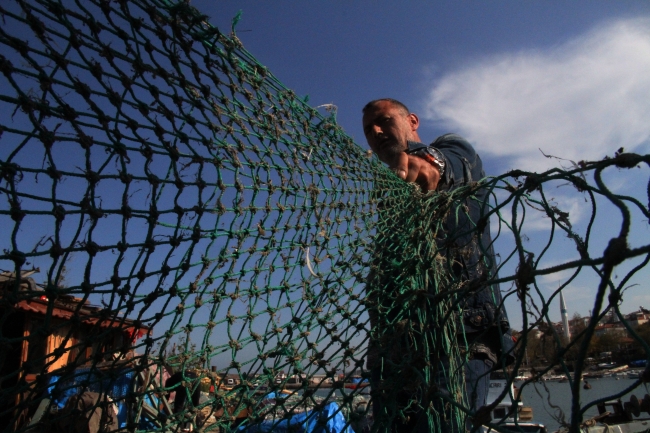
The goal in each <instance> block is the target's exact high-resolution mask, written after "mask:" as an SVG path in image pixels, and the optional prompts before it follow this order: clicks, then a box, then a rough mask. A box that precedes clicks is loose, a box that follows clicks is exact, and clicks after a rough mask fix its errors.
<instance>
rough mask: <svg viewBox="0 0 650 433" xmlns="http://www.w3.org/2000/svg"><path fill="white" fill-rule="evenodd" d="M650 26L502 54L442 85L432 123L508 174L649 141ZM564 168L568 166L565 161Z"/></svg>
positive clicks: (619, 26) (627, 24) (640, 22)
mask: <svg viewBox="0 0 650 433" xmlns="http://www.w3.org/2000/svg"><path fill="white" fill-rule="evenodd" d="M649 71H650V21H649V20H647V19H635V20H622V21H616V22H612V23H608V24H606V25H603V26H601V27H599V28H597V29H595V30H593V31H591V32H590V33H588V34H586V35H583V36H581V37H580V38H577V39H575V40H572V41H569V42H567V43H565V44H564V45H561V46H557V47H553V48H549V49H546V50H539V51H524V52H519V53H515V54H502V55H499V56H494V57H490V58H487V59H484V60H483V61H481V62H480V63H479V64H475V65H472V66H470V67H466V68H465V69H463V70H460V71H455V72H451V73H449V74H447V75H445V76H443V77H442V78H440V79H438V80H437V81H436V84H435V87H434V88H433V90H432V91H431V93H430V98H429V100H428V103H427V111H426V113H425V117H426V118H428V119H431V120H436V121H439V122H441V123H443V124H444V126H445V127H447V128H450V129H451V130H454V131H457V132H459V133H461V134H462V135H464V136H465V137H466V138H468V139H469V140H470V142H473V143H475V144H476V146H477V148H479V149H481V153H482V154H486V155H487V154H489V155H491V156H498V157H499V158H502V159H503V158H504V157H505V158H508V166H506V167H503V168H504V169H505V168H522V169H526V170H534V171H543V170H545V169H547V168H550V167H553V166H558V165H559V162H558V161H557V160H552V159H547V158H544V157H543V156H542V155H541V153H540V152H539V150H538V149H541V150H542V151H543V152H544V153H545V154H547V155H548V154H550V155H554V156H558V157H562V158H565V159H569V160H573V161H578V160H583V159H588V160H594V159H599V158H602V157H603V156H605V155H612V154H613V153H614V151H615V150H616V149H618V148H619V147H625V148H626V150H633V149H634V148H635V147H637V146H639V145H640V144H642V143H643V142H644V141H646V140H648V138H649V137H650V122H648V119H650V98H649V97H648V95H650V73H649ZM565 165H566V164H565Z"/></svg>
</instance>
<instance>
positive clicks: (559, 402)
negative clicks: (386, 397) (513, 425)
mask: <svg viewBox="0 0 650 433" xmlns="http://www.w3.org/2000/svg"><path fill="white" fill-rule="evenodd" d="M588 382H589V384H590V385H591V389H583V384H584V382H580V407H585V406H587V405H588V404H589V403H591V402H594V401H596V400H599V399H602V398H608V399H611V398H610V397H612V396H614V395H616V394H618V393H619V392H621V391H623V390H625V389H627V388H629V387H630V386H632V385H633V384H634V383H635V382H636V379H629V378H619V379H617V378H615V377H605V378H601V379H594V378H592V379H589V380H588ZM515 384H516V385H517V386H519V387H522V394H521V398H522V401H523V403H524V406H529V407H531V408H532V409H533V421H534V422H538V423H541V424H544V425H545V426H546V428H547V429H548V431H549V432H551V433H552V432H555V431H557V430H558V429H559V428H560V427H561V426H562V423H563V422H567V423H568V422H570V420H571V403H572V396H571V385H570V384H569V383H568V382H556V381H546V382H538V383H530V384H527V385H526V386H522V385H523V382H516V383H515ZM359 391H360V390H357V391H356V392H355V394H359ZM369 391H370V389H369V388H365V389H364V390H362V391H361V394H363V395H365V396H366V398H369ZM351 392H352V390H348V389H345V390H332V389H331V388H324V389H319V390H317V391H316V395H317V396H320V397H323V398H326V397H328V396H330V399H332V396H335V397H341V396H342V394H343V393H345V394H350V393H351ZM645 394H650V387H648V384H641V385H639V386H638V387H636V388H635V389H633V390H632V391H629V392H628V393H626V394H625V395H623V396H622V397H621V401H623V402H626V401H629V399H630V396H631V395H636V396H637V398H638V399H639V400H641V399H643V396H644V395H645ZM607 410H610V411H611V407H608V408H607ZM596 415H598V408H597V407H596V406H595V405H594V406H592V407H591V408H589V409H588V410H587V411H586V412H585V414H584V415H583V420H587V419H589V418H591V417H594V416H596ZM648 416H650V415H649V414H647V413H641V417H642V418H643V417H648Z"/></svg>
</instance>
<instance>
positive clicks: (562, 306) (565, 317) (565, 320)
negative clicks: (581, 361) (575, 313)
mask: <svg viewBox="0 0 650 433" xmlns="http://www.w3.org/2000/svg"><path fill="white" fill-rule="evenodd" d="M560 313H561V314H562V327H563V328H564V337H565V338H566V341H567V342H568V341H569V340H571V331H569V315H568V314H567V312H566V303H565V302H564V296H563V295H562V292H560Z"/></svg>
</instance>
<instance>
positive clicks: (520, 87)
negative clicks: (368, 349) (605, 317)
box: [191, 0, 650, 320]
mask: <svg viewBox="0 0 650 433" xmlns="http://www.w3.org/2000/svg"><path fill="white" fill-rule="evenodd" d="M191 5H193V6H194V7H196V8H197V9H199V10H200V11H201V12H203V13H204V14H206V15H208V16H209V17H210V19H209V21H210V22H211V23H212V24H213V25H215V26H217V27H219V28H220V29H221V30H222V31H223V32H224V33H229V32H230V29H231V25H232V18H233V17H235V16H236V15H237V13H238V12H239V11H241V19H240V21H239V22H238V23H237V25H236V26H235V32H236V35H237V37H238V38H239V39H240V40H241V41H242V42H243V44H244V47H245V48H246V49H247V50H248V51H249V52H251V53H252V54H253V56H254V57H255V58H257V59H258V60H259V62H260V63H262V64H263V65H265V66H267V67H268V68H269V70H270V71H271V72H272V73H273V74H274V75H275V76H276V77H277V78H278V79H279V80H280V81H281V82H282V83H283V84H284V85H285V86H287V87H288V88H290V89H292V90H294V91H295V92H296V93H297V94H298V95H300V96H306V95H308V96H309V103H310V104H311V105H312V106H319V105H323V104H334V105H335V106H336V107H337V120H338V123H339V124H340V125H341V126H342V127H343V129H344V130H345V131H346V132H347V134H349V135H350V136H352V137H353V138H354V140H355V141H356V142H357V143H358V144H360V145H365V139H364V137H363V133H362V129H361V108H362V107H363V105H364V104H365V103H366V102H368V101H369V100H372V99H376V98H380V97H391V98H395V99H399V100H401V101H402V102H404V103H405V104H406V105H408V106H409V108H410V109H411V111H413V112H415V113H417V114H418V115H419V117H420V119H421V124H420V131H419V132H420V137H421V138H422V139H423V140H425V141H433V140H434V139H435V137H437V136H439V135H441V134H444V133H447V132H455V133H459V134H461V135H463V136H464V137H466V138H467V139H468V140H470V142H471V143H472V144H474V146H475V147H476V148H477V150H478V152H479V154H480V155H481V157H482V159H483V161H484V165H485V169H486V172H487V173H488V175H499V174H502V173H505V172H507V171H508V170H510V169H513V168H519V169H524V170H529V171H536V172H543V171H545V170H548V169H549V168H552V167H557V166H558V165H561V166H564V167H570V166H572V165H573V164H575V163H576V162H577V161H580V160H598V159H601V158H603V157H605V156H608V155H609V156H613V155H614V152H615V151H616V150H617V149H619V148H621V147H623V148H625V150H626V151H632V152H638V153H648V151H649V150H650V149H649V147H650V146H649V137H650V122H648V121H647V120H648V118H649V117H650V98H648V95H649V94H650V73H649V72H650V3H648V2H643V1H617V2H612V1H572V2H557V1H536V0H534V1H525V2H521V1H489V2H488V1H484V2H455V1H435V2H395V1H354V2H342V1H329V2H289V1H275V2H259V1H246V0H242V1H236V2H235V1H223V0H219V1H215V0H193V1H192V2H191ZM544 155H552V156H556V157H558V158H562V160H560V159H556V158H546V157H545V156H544ZM647 175H648V171H647V170H645V171H641V172H639V171H635V172H630V173H622V172H616V173H614V174H612V175H610V177H609V180H610V182H611V184H612V185H613V188H614V190H615V191H619V192H620V191H623V190H631V189H634V190H635V194H636V193H638V194H639V196H640V197H643V191H642V188H643V187H644V184H645V183H646V182H647ZM636 187H638V188H636ZM632 195H634V194H632ZM553 198H554V199H555V201H556V203H558V206H559V207H560V209H563V210H565V211H569V212H570V213H571V215H572V223H573V224H574V226H580V224H582V225H583V227H584V226H585V225H586V223H587V217H588V215H589V209H586V210H585V209H584V207H585V206H589V204H588V203H587V202H586V201H585V199H584V197H581V196H580V195H579V194H578V195H576V194H575V191H567V190H566V189H564V190H561V189H558V190H557V192H556V196H555V197H553ZM530 216H531V215H530V214H529V217H530ZM619 221H620V214H618V213H617V211H616V210H615V209H611V208H610V209H607V208H605V209H604V210H603V211H600V213H599V216H598V220H597V223H600V224H601V225H603V226H605V227H606V229H605V230H603V232H607V233H608V234H609V233H610V232H611V234H612V236H614V235H615V232H616V230H614V229H615V228H616V227H620V222H619ZM533 222H534V221H533ZM537 222H538V224H529V226H528V230H529V232H528V233H527V236H528V239H529V242H530V243H531V244H536V242H539V243H540V245H543V244H541V242H543V240H544V239H546V237H547V236H548V233H547V228H548V227H549V225H548V219H546V220H545V221H544V218H543V217H541V216H540V217H538V218H537ZM492 225H493V226H494V221H493V222H492ZM545 230H546V232H545ZM633 230H637V231H638V233H639V235H642V236H639V240H640V239H647V235H648V228H647V227H645V226H641V227H637V226H635V227H634V229H633ZM608 239H609V237H607V236H605V235H603V236H602V237H601V238H600V239H598V240H596V241H595V244H596V245H597V246H596V247H595V248H601V249H600V251H602V250H604V248H605V247H606V243H607V240H608ZM641 242H643V241H641ZM535 247H536V245H535ZM535 247H531V249H532V250H535ZM540 248H541V247H540ZM572 251H573V253H569V252H567V250H562V249H561V248H560V250H559V251H556V252H555V253H554V254H551V255H548V254H547V256H546V257H548V258H549V259H548V262H549V263H547V265H548V266H551V265H553V264H557V263H558V262H560V261H562V260H568V259H575V258H576V257H574V256H575V248H573V249H572ZM571 254H573V255H574V256H573V257H572V256H571ZM551 262H552V263H551ZM623 274H624V272H622V270H621V275H623ZM592 277H593V276H592ZM555 280H557V278H555ZM555 280H554V278H553V277H551V276H549V277H544V278H540V279H539V283H540V285H544V284H546V285H547V287H548V288H549V289H548V290H549V293H550V291H551V290H552V289H553V286H552V285H553V284H554V283H555ZM593 284H594V280H593V278H587V280H586V281H583V282H582V283H580V281H576V282H575V284H574V287H573V288H571V287H570V288H568V289H567V290H565V297H566V299H567V302H568V304H569V307H568V309H569V313H570V314H573V313H574V312H578V313H580V314H582V315H586V314H588V313H589V309H590V308H591V306H592V305H593V301H592V295H591V293H593V292H592V290H586V288H587V287H588V286H590V285H593ZM645 292H646V288H645V287H640V286H639V287H636V288H635V287H631V288H630V289H629V291H628V297H629V302H626V303H625V305H624V308H623V310H624V312H631V311H633V310H636V309H637V308H638V305H645V306H647V305H650V295H646V294H645ZM557 302H558V301H557V299H556V301H555V303H557ZM557 307H558V308H557V309H558V310H559V304H558V305H557ZM552 318H553V319H554V320H558V319H559V311H558V312H557V313H554V314H553V315H552Z"/></svg>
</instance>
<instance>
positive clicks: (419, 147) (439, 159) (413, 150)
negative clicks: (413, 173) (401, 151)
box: [406, 142, 445, 179]
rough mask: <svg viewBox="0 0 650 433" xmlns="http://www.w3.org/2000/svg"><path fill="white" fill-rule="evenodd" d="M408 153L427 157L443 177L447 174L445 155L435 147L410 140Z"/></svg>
mask: <svg viewBox="0 0 650 433" xmlns="http://www.w3.org/2000/svg"><path fill="white" fill-rule="evenodd" d="M407 144H408V149H407V150H406V153H407V154H409V155H415V156H419V157H420V158H423V159H426V160H427V161H428V162H429V163H430V164H431V165H433V166H435V167H436V168H437V169H438V171H439V172H440V178H441V179H442V178H443V176H444V174H445V157H444V156H442V153H440V151H439V150H438V149H436V148H435V147H431V146H426V145H424V144H422V143H415V142H408V143H407Z"/></svg>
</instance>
